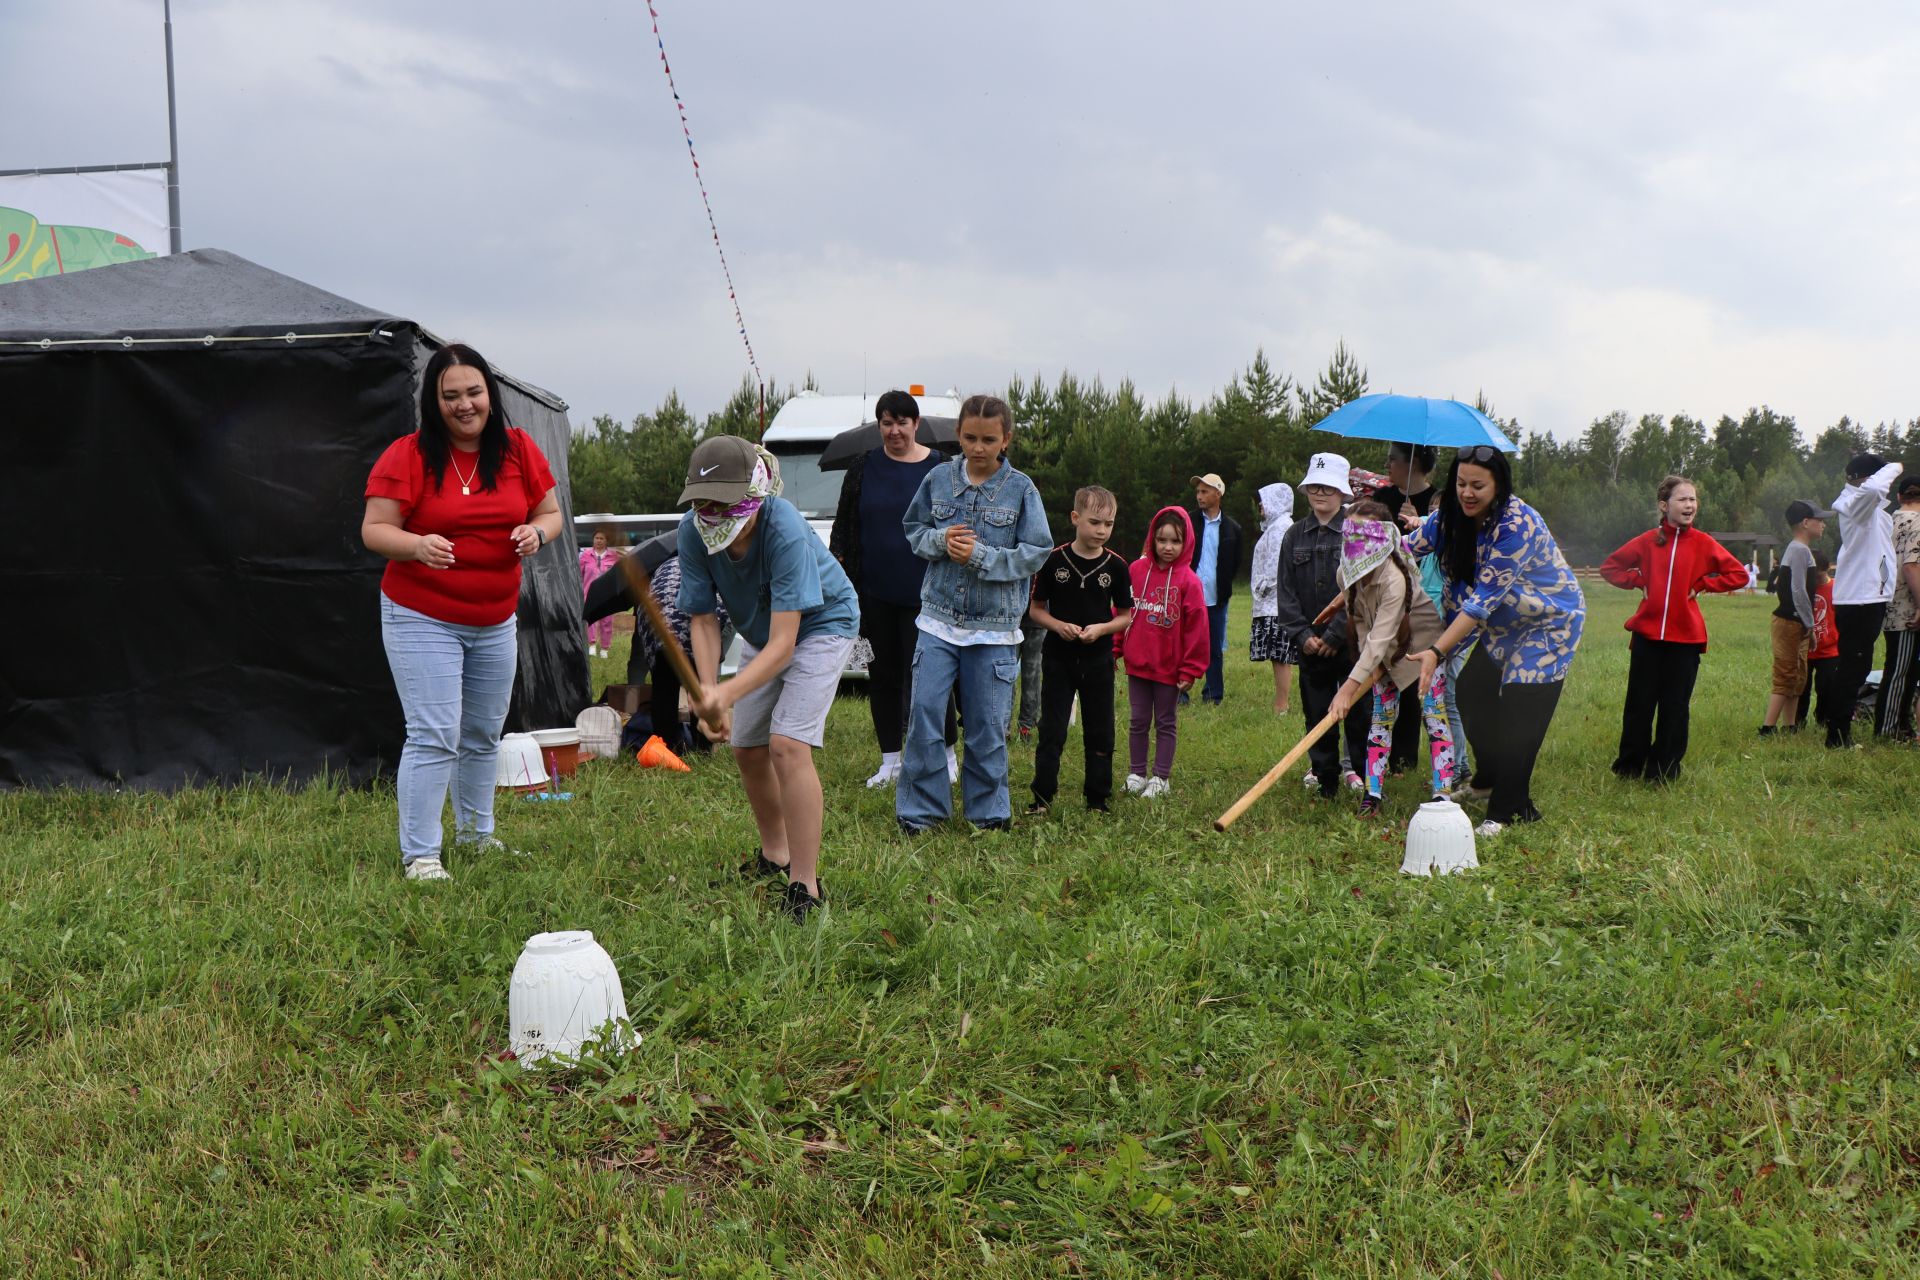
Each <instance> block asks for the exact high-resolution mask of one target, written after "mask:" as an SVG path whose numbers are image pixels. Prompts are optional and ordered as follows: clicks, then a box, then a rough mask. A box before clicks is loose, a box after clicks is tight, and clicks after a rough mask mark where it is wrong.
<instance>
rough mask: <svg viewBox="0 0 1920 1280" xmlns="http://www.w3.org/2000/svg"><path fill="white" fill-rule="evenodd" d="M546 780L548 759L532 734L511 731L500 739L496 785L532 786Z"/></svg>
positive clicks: (495, 768) (494, 772) (494, 779)
mask: <svg viewBox="0 0 1920 1280" xmlns="http://www.w3.org/2000/svg"><path fill="white" fill-rule="evenodd" d="M546 780H547V766H546V761H545V760H544V758H543V757H542V753H541V750H540V744H539V743H537V742H535V741H534V740H533V735H532V734H530V733H509V734H507V735H505V736H504V737H502V738H501V739H500V754H499V755H498V756H497V757H495V760H494V765H493V785H494V786H496V787H531V786H538V785H539V784H540V783H543V782H545V781H546Z"/></svg>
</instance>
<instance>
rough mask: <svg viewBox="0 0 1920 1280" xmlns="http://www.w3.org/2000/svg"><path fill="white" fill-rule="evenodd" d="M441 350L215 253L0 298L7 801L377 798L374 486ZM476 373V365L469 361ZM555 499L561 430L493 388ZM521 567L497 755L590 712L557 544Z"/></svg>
mask: <svg viewBox="0 0 1920 1280" xmlns="http://www.w3.org/2000/svg"><path fill="white" fill-rule="evenodd" d="M438 345H440V340H439V339H437V338H435V337H434V336H433V335H432V334H430V333H428V332H427V331H426V330H424V329H422V328H421V327H420V326H418V325H417V324H414V323H413V322H411V321H407V320H402V319H396V318H394V317H392V316H390V315H388V314H387V313H384V312H379V311H373V310H370V309H368V308H366V307H364V306H361V305H360V304H358V303H354V302H350V301H348V300H347V299H345V298H341V297H337V296H335V295H333V294H330V293H326V292H324V291H322V290H319V289H316V288H314V287H313V286H311V285H307V284H303V283H302V282H300V281H298V280H294V279H291V278H289V277H287V276H283V275H280V274H278V273H277V272H273V271H269V270H267V269H266V268H264V267H260V266H257V265H255V264H254V263H251V262H248V261H246V260H245V259H243V258H239V257H236V256H235V255H233V254H230V253H225V252H222V251H220V250H214V249H205V250H200V251H197V252H194V253H187V254H178V255H174V256H171V257H161V258H154V259H150V260H147V261H143V262H134V263H127V264H124V265H119V266H109V267H99V268H96V269H94V270H92V271H85V272H77V273H75V274H73V275H66V276H55V277H49V278H46V279H41V280H27V281H19V282H16V283H12V284H7V285H0V436H3V437H4V440H5V446H6V458H7V461H6V462H5V464H4V465H0V511H4V512H5V513H6V522H7V526H8V527H9V528H11V529H13V530H15V531H16V535H15V536H14V537H13V538H11V539H9V546H8V549H7V551H6V553H5V554H4V555H0V600H4V601H5V615H6V621H5V622H4V623H0V787H20V786H53V785H73V786H82V787H97V786H111V785H120V786H131V787H139V788H165V787H174V786H179V785H182V784H186V783H190V782H234V781H238V780H240V779H242V778H245V777H249V776H259V775H266V776H270V777H273V778H278V779H288V780H301V779H306V778H311V777H313V776H316V775H318V774H320V773H322V772H325V773H329V774H332V775H334V776H338V777H343V778H345V779H347V780H349V781H356V782H357V781H361V780H364V779H366V778H368V777H371V776H374V775H375V774H378V773H381V772H389V771H391V770H392V768H393V767H394V765H395V764H396V763H397V762H398V759H399V749H400V744H401V741H402V738H403V736H404V733H403V727H402V719H401V714H400V706H399V701H398V698H397V697H396V695H395V693H394V688H393V680H392V677H391V675H390V674H389V672H388V669H387V663H386V656H385V654H384V652H383V651H382V648H381V642H380V626H379V612H378V595H379V583H380V575H381V572H382V569H383V567H384V562H383V561H381V560H380V559H379V558H378V557H377V556H374V555H372V554H371V553H369V552H368V551H367V550H366V548H365V547H363V546H362V545H361V543H360V517H361V512H362V509H363V506H364V502H363V498H362V495H363V494H364V492H365V485H366V478H367V472H368V471H369V470H370V469H371V467H372V465H373V462H374V460H375V459H376V458H377V457H378V456H379V454H380V452H381V450H382V449H384V448H385V447H386V446H387V445H388V444H389V443H391V442H392V441H393V440H394V439H396V438H397V437H399V436H402V435H404V434H406V433H407V432H409V431H412V430H413V429H414V427H415V425H416V420H417V415H418V409H417V407H416V406H417V404H418V396H417V391H416V388H417V379H418V375H419V371H420V369H421V368H422V366H423V365H424V364H425V362H426V359H427V357H428V355H429V353H430V352H431V351H432V350H433V349H434V348H435V347H437V346H438ZM483 349H484V348H483ZM502 395H503V398H504V400H505V402H506V403H505V409H506V413H507V418H508V420H509V421H510V422H512V423H513V424H514V425H515V426H517V427H521V428H523V429H524V430H526V431H527V432H529V433H530V434H531V435H532V436H533V438H534V440H535V441H536V442H538V444H539V445H540V447H541V449H542V450H543V451H544V452H545V453H546V455H547V460H548V462H549V463H550V464H551V465H552V467H553V472H554V475H555V477H556V479H557V480H558V486H559V495H558V496H559V499H560V505H561V510H562V514H563V516H568V517H570V515H571V512H570V503H569V498H568V488H567V478H566V477H567V440H568V436H569V434H570V428H569V426H568V423H567V417H566V404H565V403H564V402H563V401H561V400H560V399H558V398H557V397H555V396H553V395H551V394H550V393H548V392H545V391H541V390H540V389H538V388H537V387H533V386H529V385H528V384H526V383H523V382H518V381H516V380H514V379H511V378H508V377H505V376H504V375H502ZM562 530H563V531H562V533H561V536H560V537H559V538H558V539H557V540H556V542H555V545H553V546H550V547H548V548H547V549H546V550H545V551H543V552H542V553H541V554H539V555H537V556H535V557H533V559H532V560H531V561H529V562H528V571H527V572H526V573H525V574H524V575H523V580H522V585H521V595H520V662H519V674H518V677H517V679H516V682H515V687H514V696H513V704H512V710H511V711H510V713H509V715H508V725H509V727H510V728H535V727H547V726H552V725H559V724H571V723H572V722H573V717H574V716H575V714H577V713H578V711H579V709H580V708H581V707H582V706H584V705H585V704H586V702H587V668H586V649H585V639H584V637H583V635H582V627H581V622H580V580H579V574H578V570H577V567H576V563H575V561H576V559H577V555H576V544H575V542H574V538H573V533H572V527H571V523H570V519H569V520H568V521H567V522H563V524H562Z"/></svg>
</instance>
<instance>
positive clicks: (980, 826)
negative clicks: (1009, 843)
mask: <svg viewBox="0 0 1920 1280" xmlns="http://www.w3.org/2000/svg"><path fill="white" fill-rule="evenodd" d="M973 829H974V830H975V831H1011V830H1013V823H1012V822H1011V821H1009V820H1008V819H1006V818H988V819H987V820H986V821H985V822H976V823H974V824H973Z"/></svg>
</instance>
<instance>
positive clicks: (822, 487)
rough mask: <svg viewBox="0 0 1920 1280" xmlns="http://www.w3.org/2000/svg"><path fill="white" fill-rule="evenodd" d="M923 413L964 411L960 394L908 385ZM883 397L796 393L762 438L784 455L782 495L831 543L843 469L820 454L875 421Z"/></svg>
mask: <svg viewBox="0 0 1920 1280" xmlns="http://www.w3.org/2000/svg"><path fill="white" fill-rule="evenodd" d="M908 394H910V395H911V396H912V397H913V398H914V400H916V401H917V402H918V403H919V405H920V416H921V417H923V418H952V417H956V416H958V414H959V413H960V393H959V392H957V391H948V392H947V393H946V394H945V395H939V396H930V395H926V394H924V393H923V391H922V389H921V388H919V387H913V388H910V389H909V392H908ZM879 399H880V397H879V396H877V395H873V396H823V395H821V394H820V393H819V392H818V391H800V392H796V393H795V394H794V395H793V396H792V397H791V398H789V399H788V400H787V402H786V403H785V404H782V405H781V406H780V412H778V413H776V414H774V415H773V421H772V422H771V423H770V424H768V426H767V434H766V435H765V436H763V437H762V438H761V441H760V443H761V444H763V445H765V446H766V447H767V452H769V453H771V454H772V455H773V456H774V457H776V458H778V459H780V479H781V481H782V483H783V486H784V487H783V488H782V489H781V492H780V496H781V497H783V498H785V499H786V500H787V501H788V502H791V503H792V504H793V505H794V506H796V507H798V508H800V514H801V515H803V516H805V517H806V518H807V523H809V524H811V525H812V526H813V531H814V532H815V533H817V534H819V535H820V540H821V541H822V542H826V541H828V539H829V535H831V534H832V532H833V513H834V511H835V510H836V509H837V508H838V507H839V505H840V482H841V480H843V479H845V478H846V474H847V473H846V472H844V471H822V470H821V469H820V454H821V452H822V451H823V450H824V449H825V448H826V447H827V441H829V440H831V439H833V438H834V437H835V436H837V435H839V434H840V433H841V432H842V431H848V430H851V429H852V428H854V427H857V426H859V425H860V424H861V423H863V422H872V421H873V406H874V404H875V403H876V402H877V401H878V400H879Z"/></svg>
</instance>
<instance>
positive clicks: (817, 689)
mask: <svg viewBox="0 0 1920 1280" xmlns="http://www.w3.org/2000/svg"><path fill="white" fill-rule="evenodd" d="M853 642H854V637H852V636H808V637H807V638H806V639H805V640H802V641H801V642H800V643H799V644H797V645H795V646H794V649H793V661H791V662H789V663H788V664H787V669H786V670H785V671H782V672H781V673H780V674H779V675H777V676H775V677H774V678H773V679H771V680H769V681H767V683H765V684H763V685H761V686H760V687H759V688H758V689H755V690H754V691H753V692H752V693H750V694H748V695H747V696H746V697H744V698H742V699H740V701H738V702H736V703H734V704H733V734H732V739H733V745H734V746H736V747H764V746H766V745H767V739H768V738H770V737H771V736H772V735H774V734H776V733H777V734H779V735H780V736H781V737H783V738H792V739H793V740H794V741H795V742H804V743H806V744H807V745H808V746H810V747H817V746H819V745H821V744H822V743H823V742H825V741H826V740H827V712H828V711H829V710H830V709H831V708H832V707H833V695H834V694H836V693H838V692H839V691H840V673H841V672H842V671H844V670H845V669H846V666H847V655H848V654H849V653H852V652H853ZM759 652H760V651H759V650H758V649H756V648H754V647H753V646H752V645H750V644H748V643H746V642H745V641H744V640H743V641H741V643H740V666H741V667H742V669H744V668H745V667H746V665H747V663H749V662H752V661H753V656H754V655H755V654H756V653H759Z"/></svg>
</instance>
